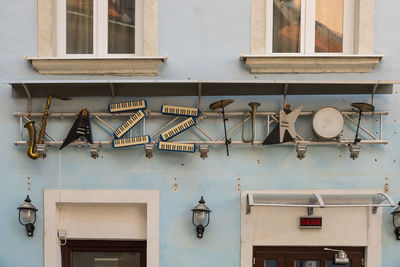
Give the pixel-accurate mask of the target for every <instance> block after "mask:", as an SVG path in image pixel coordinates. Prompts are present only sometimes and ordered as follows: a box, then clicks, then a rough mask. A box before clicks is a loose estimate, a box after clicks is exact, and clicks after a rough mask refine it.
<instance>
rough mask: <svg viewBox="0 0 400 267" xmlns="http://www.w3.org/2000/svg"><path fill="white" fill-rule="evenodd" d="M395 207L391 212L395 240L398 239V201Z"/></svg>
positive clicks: (399, 217)
mask: <svg viewBox="0 0 400 267" xmlns="http://www.w3.org/2000/svg"><path fill="white" fill-rule="evenodd" d="M397 205H398V206H397V208H395V209H394V211H393V212H392V215H393V226H394V228H395V230H394V232H395V233H396V237H397V240H400V202H399V203H398V204H397Z"/></svg>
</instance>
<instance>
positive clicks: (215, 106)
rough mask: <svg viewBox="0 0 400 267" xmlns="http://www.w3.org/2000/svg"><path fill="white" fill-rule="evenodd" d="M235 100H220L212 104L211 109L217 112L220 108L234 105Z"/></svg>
mask: <svg viewBox="0 0 400 267" xmlns="http://www.w3.org/2000/svg"><path fill="white" fill-rule="evenodd" d="M232 103H233V100H232V99H223V100H218V101H216V102H214V103H212V104H210V109H212V110H215V109H219V108H224V107H226V106H227V105H229V104H232Z"/></svg>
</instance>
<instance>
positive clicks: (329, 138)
mask: <svg viewBox="0 0 400 267" xmlns="http://www.w3.org/2000/svg"><path fill="white" fill-rule="evenodd" d="M326 108H332V109H335V110H336V111H337V112H339V114H340V115H342V118H343V125H342V130H341V131H340V133H339V134H338V135H336V136H334V137H323V136H321V135H320V134H318V133H317V131H315V128H314V121H315V115H316V114H317V113H318V112H319V111H321V110H323V109H326ZM312 130H313V132H314V134H315V135H316V136H317V137H318V138H319V139H321V140H332V139H335V138H338V137H339V136H340V134H341V133H342V132H343V131H344V117H343V114H342V112H340V110H339V109H337V108H336V107H331V106H327V107H323V108H320V109H319V110H317V111H316V112H314V115H313V119H312Z"/></svg>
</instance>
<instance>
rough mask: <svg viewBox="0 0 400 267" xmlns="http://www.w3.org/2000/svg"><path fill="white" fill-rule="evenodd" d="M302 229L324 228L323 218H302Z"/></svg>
mask: <svg viewBox="0 0 400 267" xmlns="http://www.w3.org/2000/svg"><path fill="white" fill-rule="evenodd" d="M300 228H322V217H300Z"/></svg>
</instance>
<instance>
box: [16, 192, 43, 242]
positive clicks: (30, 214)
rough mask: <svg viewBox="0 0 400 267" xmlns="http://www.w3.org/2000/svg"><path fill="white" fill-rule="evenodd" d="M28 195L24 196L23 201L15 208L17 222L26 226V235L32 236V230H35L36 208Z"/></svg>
mask: <svg viewBox="0 0 400 267" xmlns="http://www.w3.org/2000/svg"><path fill="white" fill-rule="evenodd" d="M31 202H32V201H31V199H30V198H29V195H28V196H26V199H25V202H24V203H23V204H21V205H19V207H18V208H17V209H18V210H19V218H18V219H19V222H20V224H22V225H24V226H25V228H26V233H27V235H28V236H33V231H34V230H35V226H34V224H35V222H36V212H37V211H38V209H37V208H36V207H35V206H33V205H32V203H31Z"/></svg>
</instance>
